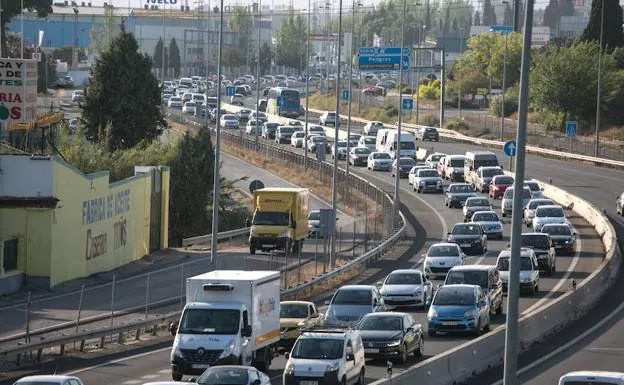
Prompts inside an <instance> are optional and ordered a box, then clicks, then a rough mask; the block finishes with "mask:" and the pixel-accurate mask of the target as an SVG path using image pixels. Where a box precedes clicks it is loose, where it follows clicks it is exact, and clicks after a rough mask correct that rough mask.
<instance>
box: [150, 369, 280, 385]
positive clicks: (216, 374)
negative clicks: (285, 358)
mask: <svg viewBox="0 0 624 385" xmlns="http://www.w3.org/2000/svg"><path fill="white" fill-rule="evenodd" d="M178 384H179V383H178ZM197 384H198V385H222V384H236V385H271V379H270V378H269V376H267V375H266V374H264V373H262V372H261V371H260V370H258V369H256V368H254V367H253V366H244V365H217V366H212V367H210V368H208V369H206V371H205V372H203V373H202V374H201V376H199V378H198V379H197ZM161 385H162V384H161Z"/></svg>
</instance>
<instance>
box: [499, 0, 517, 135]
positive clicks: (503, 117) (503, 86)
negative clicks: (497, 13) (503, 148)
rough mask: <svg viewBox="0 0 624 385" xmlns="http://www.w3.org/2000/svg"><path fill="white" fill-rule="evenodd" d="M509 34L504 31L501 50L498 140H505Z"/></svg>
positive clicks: (514, 8) (506, 2) (504, 0)
mask: <svg viewBox="0 0 624 385" xmlns="http://www.w3.org/2000/svg"><path fill="white" fill-rule="evenodd" d="M501 2H502V3H503V4H509V1H508V0H503V1H501ZM512 7H513V12H512V13H514V14H515V11H516V3H515V1H514V3H513V4H512ZM508 36H509V33H508V32H506V31H505V50H504V51H503V84H502V88H501V91H502V94H501V123H500V138H499V140H500V141H501V142H502V141H504V140H505V138H504V137H505V89H506V88H507V86H506V84H505V83H506V82H507V50H508V49H509V48H508V44H507V38H508Z"/></svg>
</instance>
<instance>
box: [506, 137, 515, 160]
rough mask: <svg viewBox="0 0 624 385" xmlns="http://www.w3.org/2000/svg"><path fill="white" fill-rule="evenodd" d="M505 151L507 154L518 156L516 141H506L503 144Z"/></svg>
mask: <svg viewBox="0 0 624 385" xmlns="http://www.w3.org/2000/svg"><path fill="white" fill-rule="evenodd" d="M503 151H505V155H507V156H516V141H515V140H510V141H508V142H505V145H504V146H503Z"/></svg>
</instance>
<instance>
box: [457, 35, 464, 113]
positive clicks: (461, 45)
mask: <svg viewBox="0 0 624 385" xmlns="http://www.w3.org/2000/svg"><path fill="white" fill-rule="evenodd" d="M463 53H464V27H460V28H459V60H461V57H462V54H463ZM461 102H462V89H461V71H459V74H458V76H457V109H459V120H461V119H462V109H461Z"/></svg>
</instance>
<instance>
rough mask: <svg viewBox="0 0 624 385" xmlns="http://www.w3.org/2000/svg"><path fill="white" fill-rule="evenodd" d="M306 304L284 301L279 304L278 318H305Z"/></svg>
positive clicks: (306, 314) (306, 312)
mask: <svg viewBox="0 0 624 385" xmlns="http://www.w3.org/2000/svg"><path fill="white" fill-rule="evenodd" d="M307 316H308V305H306V304H292V303H286V304H281V305H280V318H306V317H307Z"/></svg>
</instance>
